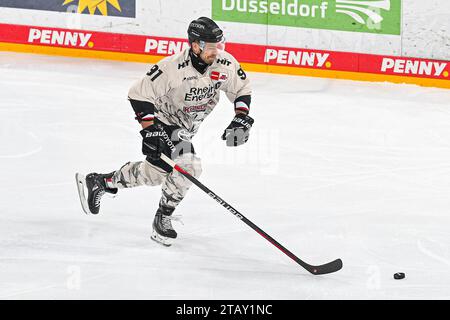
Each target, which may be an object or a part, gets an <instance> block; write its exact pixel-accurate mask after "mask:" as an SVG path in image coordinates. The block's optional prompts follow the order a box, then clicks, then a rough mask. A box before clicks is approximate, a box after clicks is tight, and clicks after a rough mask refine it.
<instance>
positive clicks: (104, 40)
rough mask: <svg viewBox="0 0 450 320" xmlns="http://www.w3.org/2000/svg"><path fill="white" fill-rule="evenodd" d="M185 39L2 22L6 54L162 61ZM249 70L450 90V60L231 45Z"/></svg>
mask: <svg viewBox="0 0 450 320" xmlns="http://www.w3.org/2000/svg"><path fill="white" fill-rule="evenodd" d="M187 46H188V43H187V41H186V40H185V39H182V38H169V37H158V36H146V35H133V34H119V33H107V32H97V31H86V30H74V29H61V28H48V27H36V26H24V25H11V24H0V50H3V51H16V52H33V53H40V54H52V55H62V56H73V57H88V58H100V59H111V60H120V61H134V62H144V63H156V62H157V61H159V60H160V59H162V58H163V57H165V56H169V55H172V54H174V53H176V52H179V51H180V50H182V49H184V48H186V47H187ZM227 51H229V52H230V53H232V54H233V55H234V56H235V57H236V58H237V59H238V61H240V62H241V63H242V65H243V66H244V67H245V69H246V70H247V71H256V72H269V73H280V74H292V75H304V76H313V77H325V78H339V79H350V80H360V81H381V82H382V81H389V82H395V83H410V84H417V85H422V86H431V87H441V88H450V81H449V80H450V79H449V74H450V66H449V61H443V60H431V59H419V58H407V57H397V56H386V55H374V54H362V53H353V52H338V51H326V50H311V49H303V48H289V47H280V46H269V45H255V44H242V43H227Z"/></svg>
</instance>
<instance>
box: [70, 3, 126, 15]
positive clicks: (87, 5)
mask: <svg viewBox="0 0 450 320" xmlns="http://www.w3.org/2000/svg"><path fill="white" fill-rule="evenodd" d="M74 1H75V0H65V1H64V3H63V5H66V4H69V3H71V2H74ZM108 3H109V4H110V5H112V6H113V7H114V8H116V9H117V10H119V11H120V12H122V8H121V7H120V3H119V0H79V2H78V13H82V12H83V11H84V10H85V9H86V8H88V10H89V14H95V11H96V10H97V9H98V10H99V11H100V13H101V14H102V15H104V16H107V15H108V6H107V4H108Z"/></svg>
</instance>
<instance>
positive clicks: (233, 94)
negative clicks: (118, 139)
mask: <svg viewBox="0 0 450 320" xmlns="http://www.w3.org/2000/svg"><path fill="white" fill-rule="evenodd" d="M220 90H221V91H224V92H225V93H226V95H227V97H228V99H229V100H230V101H231V102H232V103H234V101H235V100H236V99H237V98H238V97H242V96H246V95H251V88H250V83H249V80H248V78H247V75H246V74H245V72H244V71H243V70H242V68H241V67H240V65H239V62H238V61H237V60H236V59H235V58H234V57H233V56H232V55H231V54H230V53H228V52H221V53H219V54H218V56H217V59H216V61H215V62H214V63H213V64H212V65H210V66H208V68H207V69H206V71H205V73H204V74H201V73H200V72H198V71H197V70H196V69H195V68H194V67H193V66H192V62H191V57H190V55H189V48H187V49H185V50H184V51H182V52H180V53H178V54H175V55H173V56H170V57H166V58H164V59H162V60H161V61H160V62H158V63H157V64H155V65H154V66H153V68H152V69H151V70H150V71H149V72H148V73H147V75H146V76H145V77H144V78H143V79H141V80H139V81H137V82H136V83H135V84H134V85H133V86H132V87H131V89H130V91H129V94H128V96H129V98H130V99H132V100H138V101H148V102H151V103H152V104H153V105H154V106H155V114H154V117H155V118H157V119H158V120H160V121H162V122H164V123H165V124H168V125H177V126H180V127H182V128H185V129H186V130H188V131H189V133H190V134H192V136H193V135H194V134H195V133H197V131H198V128H199V126H200V124H201V123H202V122H203V120H204V119H205V118H206V117H207V116H208V115H209V114H210V113H211V111H212V110H213V109H214V107H215V106H216V105H217V103H218V102H219V97H220ZM241 107H243V108H245V107H246V106H245V104H244V105H243V106H241ZM150 116H152V115H150Z"/></svg>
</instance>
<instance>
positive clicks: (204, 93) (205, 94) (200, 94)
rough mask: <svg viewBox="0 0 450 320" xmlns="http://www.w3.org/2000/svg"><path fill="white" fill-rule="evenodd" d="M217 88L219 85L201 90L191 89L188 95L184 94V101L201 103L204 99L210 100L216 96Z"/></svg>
mask: <svg viewBox="0 0 450 320" xmlns="http://www.w3.org/2000/svg"><path fill="white" fill-rule="evenodd" d="M218 86H220V83H217V84H215V85H214V86H212V85H209V86H207V87H203V88H191V89H190V90H189V93H186V95H185V96H184V101H201V100H204V99H210V98H212V97H214V95H215V94H216V90H217V89H218Z"/></svg>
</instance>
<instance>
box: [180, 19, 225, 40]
mask: <svg viewBox="0 0 450 320" xmlns="http://www.w3.org/2000/svg"><path fill="white" fill-rule="evenodd" d="M188 39H189V43H192V42H194V41H199V42H200V41H204V42H221V41H223V40H224V38H223V31H222V30H221V29H220V28H219V26H218V25H217V24H216V23H215V22H214V21H213V20H211V19H210V18H207V17H200V18H198V19H197V20H194V21H192V22H191V23H190V24H189V28H188Z"/></svg>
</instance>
